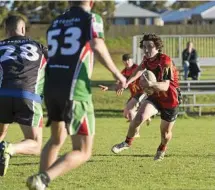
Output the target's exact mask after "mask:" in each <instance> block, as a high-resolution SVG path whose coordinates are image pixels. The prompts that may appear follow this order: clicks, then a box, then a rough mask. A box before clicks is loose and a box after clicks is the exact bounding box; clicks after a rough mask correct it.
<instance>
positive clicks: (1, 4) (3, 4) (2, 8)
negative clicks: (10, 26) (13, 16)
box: [0, 1, 10, 26]
mask: <svg viewBox="0 0 215 190" xmlns="http://www.w3.org/2000/svg"><path fill="white" fill-rule="evenodd" d="M8 3H10V2H9V1H0V26H1V25H2V24H3V21H4V19H5V17H6V16H7V15H8V12H9V10H8V8H7V5H8Z"/></svg>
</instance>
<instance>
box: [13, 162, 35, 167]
mask: <svg viewBox="0 0 215 190" xmlns="http://www.w3.org/2000/svg"><path fill="white" fill-rule="evenodd" d="M28 165H39V162H34V163H33V162H25V163H12V164H10V166H28Z"/></svg>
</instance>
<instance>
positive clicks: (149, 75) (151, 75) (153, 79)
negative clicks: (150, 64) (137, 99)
mask: <svg viewBox="0 0 215 190" xmlns="http://www.w3.org/2000/svg"><path fill="white" fill-rule="evenodd" d="M142 75H144V76H145V78H147V79H148V80H149V81H151V82H157V79H156V76H155V75H154V73H153V72H152V71H150V70H145V71H144V72H143V74H142ZM145 78H144V77H143V76H141V78H140V80H145ZM144 92H145V93H146V94H148V95H152V94H153V93H154V89H153V88H145V89H144Z"/></svg>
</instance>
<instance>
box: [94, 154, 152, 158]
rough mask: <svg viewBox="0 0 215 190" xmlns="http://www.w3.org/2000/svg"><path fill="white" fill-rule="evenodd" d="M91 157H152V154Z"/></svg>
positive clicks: (96, 155) (99, 155) (98, 155)
mask: <svg viewBox="0 0 215 190" xmlns="http://www.w3.org/2000/svg"><path fill="white" fill-rule="evenodd" d="M93 157H145V158H150V157H154V155H152V154H95V155H93Z"/></svg>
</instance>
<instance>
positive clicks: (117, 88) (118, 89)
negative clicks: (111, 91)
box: [116, 83, 127, 96]
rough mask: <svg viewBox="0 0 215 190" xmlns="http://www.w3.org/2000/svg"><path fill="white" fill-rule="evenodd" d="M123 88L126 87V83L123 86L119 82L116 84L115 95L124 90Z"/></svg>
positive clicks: (119, 94) (120, 93)
mask: <svg viewBox="0 0 215 190" xmlns="http://www.w3.org/2000/svg"><path fill="white" fill-rule="evenodd" d="M125 88H127V84H125V85H124V87H123V86H122V84H121V83H119V84H118V85H117V86H116V94H117V96H121V95H122V94H123V92H124V90H125Z"/></svg>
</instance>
